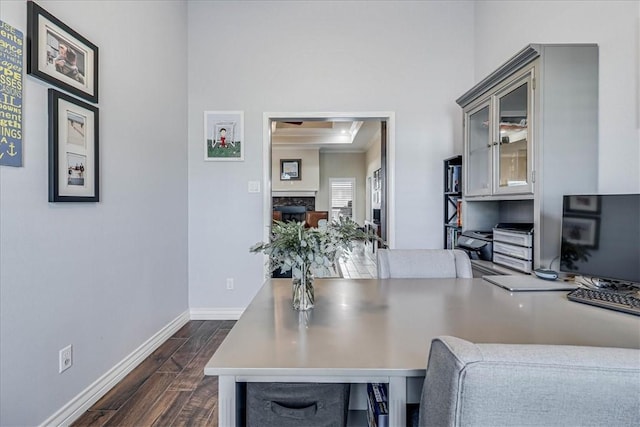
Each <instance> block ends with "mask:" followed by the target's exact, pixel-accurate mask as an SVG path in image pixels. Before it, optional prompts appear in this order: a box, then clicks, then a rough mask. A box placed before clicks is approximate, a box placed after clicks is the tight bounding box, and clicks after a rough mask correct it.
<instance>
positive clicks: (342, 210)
mask: <svg viewBox="0 0 640 427" xmlns="http://www.w3.org/2000/svg"><path fill="white" fill-rule="evenodd" d="M329 185H330V187H331V219H332V220H333V219H338V218H339V217H341V216H343V217H348V218H351V219H353V214H354V212H355V210H354V209H355V200H354V199H355V188H356V179H355V178H329Z"/></svg>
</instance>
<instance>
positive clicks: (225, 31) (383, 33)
mask: <svg viewBox="0 0 640 427" xmlns="http://www.w3.org/2000/svg"><path fill="white" fill-rule="evenodd" d="M188 8H189V64H188V65H189V67H188V68H189V161H190V164H189V302H190V305H191V306H192V307H228V308H234V307H244V306H245V305H246V304H247V303H248V302H249V301H250V300H251V298H252V297H253V295H254V294H255V292H256V291H257V289H258V288H259V287H260V285H261V284H262V281H263V261H264V260H263V257H262V256H260V255H254V254H250V253H249V247H250V246H251V245H252V244H254V243H255V242H257V241H259V240H261V239H262V236H263V227H264V226H265V224H263V223H262V218H263V217H264V214H263V212H262V209H263V208H262V194H257V193H252V194H249V193H247V183H248V181H250V180H261V178H262V176H263V174H262V171H263V164H262V162H263V159H262V144H263V143H264V141H262V117H263V112H358V111H394V112H395V113H396V125H397V127H396V135H395V136H396V159H397V164H398V165H399V167H398V168H397V169H396V170H397V173H396V183H397V188H396V200H397V204H396V212H397V215H396V223H397V229H396V230H395V236H396V241H397V246H398V247H440V246H441V245H442V242H441V235H442V230H441V222H442V218H441V216H442V201H441V200H442V198H441V197H440V194H441V191H442V182H441V180H442V179H441V178H442V172H441V168H442V159H443V158H445V157H448V156H451V155H453V154H455V153H459V152H461V150H462V142H461V134H462V131H461V113H460V110H459V108H458V106H457V105H456V104H455V99H456V98H457V97H458V96H459V95H460V94H462V93H463V92H464V91H465V90H466V89H468V88H469V87H471V85H472V84H473V75H472V68H473V50H472V46H473V41H472V40H473V6H472V2H465V1H462V2H395V1H388V2H385V1H381V2H338V1H336V2H329V1H322V2H271V1H263V2H241V1H229V2H188ZM208 109H210V110H243V111H244V112H245V116H244V117H245V135H246V140H247V146H246V147H245V149H246V151H245V161H244V162H242V163H235V162H234V163H233V164H232V163H225V164H222V163H214V162H206V163H205V162H203V161H202V154H201V153H202V148H201V144H202V135H201V134H202V111H203V110H208ZM416 184H417V185H416ZM263 191H269V189H268V188H263ZM228 277H234V278H235V290H233V291H227V290H226V286H225V280H226V278H228Z"/></svg>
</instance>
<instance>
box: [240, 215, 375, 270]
mask: <svg viewBox="0 0 640 427" xmlns="http://www.w3.org/2000/svg"><path fill="white" fill-rule="evenodd" d="M364 240H379V238H378V236H376V235H374V234H372V233H368V232H366V231H364V230H363V229H362V228H360V226H359V225H358V224H357V223H356V222H354V221H353V220H351V219H350V218H343V217H341V218H339V219H337V220H333V221H332V222H330V223H328V224H327V226H326V227H321V228H307V227H306V226H305V223H304V222H294V221H291V222H282V221H274V222H273V225H272V227H271V239H270V241H269V242H259V243H256V244H255V245H254V246H252V247H251V248H250V249H249V251H250V252H254V253H257V252H262V253H265V254H266V255H269V262H270V267H271V271H275V270H276V269H278V268H280V271H281V272H282V273H285V272H287V271H289V270H291V271H292V276H293V277H294V278H300V277H302V274H303V269H304V270H305V273H306V272H308V271H314V272H316V273H320V274H323V275H330V274H331V268H332V267H333V266H334V265H335V263H336V262H337V261H338V259H339V257H340V256H342V255H344V254H346V253H347V252H348V251H351V250H352V249H353V245H354V243H355V242H358V241H364Z"/></svg>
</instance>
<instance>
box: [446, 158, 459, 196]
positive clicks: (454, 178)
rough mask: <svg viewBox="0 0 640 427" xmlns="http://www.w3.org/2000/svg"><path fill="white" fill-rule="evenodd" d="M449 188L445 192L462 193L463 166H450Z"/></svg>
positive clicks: (448, 175)
mask: <svg viewBox="0 0 640 427" xmlns="http://www.w3.org/2000/svg"><path fill="white" fill-rule="evenodd" d="M447 172H448V173H447V187H446V188H445V191H446V192H447V193H459V192H460V191H462V188H461V186H460V177H461V175H462V166H460V165H450V166H449V170H448V171H447Z"/></svg>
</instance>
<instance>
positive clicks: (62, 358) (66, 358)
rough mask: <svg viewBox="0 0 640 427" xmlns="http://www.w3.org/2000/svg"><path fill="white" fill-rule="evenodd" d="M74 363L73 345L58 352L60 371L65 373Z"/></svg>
mask: <svg viewBox="0 0 640 427" xmlns="http://www.w3.org/2000/svg"><path fill="white" fill-rule="evenodd" d="M71 365H73V347H71V344H69V345H68V346H66V347H65V348H63V349H62V350H60V353H59V354H58V372H59V373H63V372H64V371H66V370H67V369H69V368H70V367H71Z"/></svg>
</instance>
